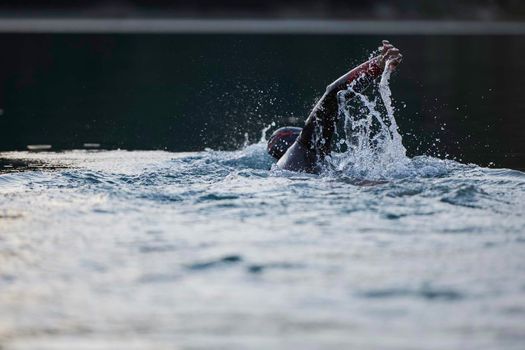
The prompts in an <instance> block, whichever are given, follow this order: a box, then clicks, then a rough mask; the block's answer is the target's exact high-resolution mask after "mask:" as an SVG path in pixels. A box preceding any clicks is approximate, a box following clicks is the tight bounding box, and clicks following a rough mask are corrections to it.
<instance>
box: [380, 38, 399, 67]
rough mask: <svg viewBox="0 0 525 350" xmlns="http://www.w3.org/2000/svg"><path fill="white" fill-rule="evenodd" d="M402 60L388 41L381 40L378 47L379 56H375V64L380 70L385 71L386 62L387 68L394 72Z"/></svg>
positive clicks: (396, 49) (397, 51)
mask: <svg viewBox="0 0 525 350" xmlns="http://www.w3.org/2000/svg"><path fill="white" fill-rule="evenodd" d="M402 60H403V55H402V54H401V53H400V52H399V49H398V48H396V47H395V46H394V45H392V44H390V42H388V40H383V42H382V45H381V46H380V47H379V56H377V63H378V64H379V66H380V67H381V68H382V69H385V64H386V63H387V62H388V68H389V69H390V70H394V69H395V68H396V67H397V66H398V65H399V63H401V61H402Z"/></svg>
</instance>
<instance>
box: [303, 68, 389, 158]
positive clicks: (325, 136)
mask: <svg viewBox="0 0 525 350" xmlns="http://www.w3.org/2000/svg"><path fill="white" fill-rule="evenodd" d="M382 72H383V69H382V68H381V66H380V65H379V64H378V63H377V58H373V59H371V60H369V61H367V62H365V63H363V64H361V65H359V66H357V67H356V68H354V69H352V70H351V71H349V72H348V73H346V74H345V75H343V76H341V77H340V78H338V79H337V80H335V81H334V82H333V83H331V84H330V85H328V86H327V88H326V92H325V93H324V94H323V96H322V97H321V99H320V100H319V101H318V102H317V104H316V105H315V106H314V108H313V109H312V111H311V112H310V115H309V116H308V119H306V122H305V126H304V128H303V130H302V132H301V134H300V135H299V138H298V142H299V143H301V145H302V146H303V147H305V148H306V149H308V150H312V151H314V152H315V153H316V154H318V155H319V156H321V157H324V156H325V155H328V154H330V151H331V144H332V137H333V134H334V130H335V124H336V122H337V117H338V108H339V107H338V101H337V93H338V92H339V91H342V90H346V89H347V88H348V86H351V87H352V90H353V91H354V92H356V93H360V92H362V91H363V90H365V89H366V88H367V87H368V85H370V83H371V82H372V81H373V80H374V79H375V78H377V77H378V76H380V75H381V73H382ZM316 130H318V131H319V132H316Z"/></svg>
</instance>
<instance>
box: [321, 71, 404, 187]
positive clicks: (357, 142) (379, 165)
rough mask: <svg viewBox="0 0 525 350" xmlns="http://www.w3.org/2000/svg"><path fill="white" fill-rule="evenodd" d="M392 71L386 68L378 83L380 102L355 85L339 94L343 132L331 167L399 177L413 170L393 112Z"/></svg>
mask: <svg viewBox="0 0 525 350" xmlns="http://www.w3.org/2000/svg"><path fill="white" fill-rule="evenodd" d="M387 67H388V62H387ZM390 75H391V70H390V69H385V70H384V72H383V75H382V76H381V80H380V82H379V84H378V90H379V94H380V98H381V101H380V105H378V103H377V102H378V101H377V98H374V99H370V98H368V97H367V96H365V95H363V94H361V93H356V92H355V91H354V90H353V85H350V86H349V87H348V90H346V91H342V92H341V93H340V94H339V95H338V98H339V113H340V114H341V115H342V116H343V121H344V133H343V139H341V141H340V142H339V150H340V151H341V152H340V153H334V154H333V155H332V157H331V159H330V160H329V165H330V167H331V168H332V169H335V170H336V171H340V172H343V173H345V174H347V175H350V176H353V177H359V178H371V179H377V178H391V177H397V176H399V175H401V174H406V173H407V171H408V170H410V169H409V167H410V164H411V160H410V159H409V158H408V157H407V156H406V149H405V147H404V146H403V142H402V137H401V135H400V133H399V130H398V126H397V122H396V119H395V116H394V107H393V105H392V98H391V95H392V93H391V91H390V87H389V79H390ZM350 96H351V97H352V98H351V99H350V98H349V97H350ZM382 109H384V111H382ZM343 145H344V146H346V147H342V146H343Z"/></svg>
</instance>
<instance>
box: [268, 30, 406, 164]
mask: <svg viewBox="0 0 525 350" xmlns="http://www.w3.org/2000/svg"><path fill="white" fill-rule="evenodd" d="M379 51H380V52H379V55H378V56H376V57H374V58H372V59H370V60H368V61H366V62H364V63H362V64H361V65H359V66H357V67H356V68H354V69H352V70H351V71H349V72H348V73H346V74H344V75H343V76H341V77H340V78H338V79H337V80H335V81H334V82H333V83H331V84H330V85H328V86H327V88H326V91H325V93H324V94H323V96H322V97H321V98H320V99H319V101H318V102H317V103H316V105H315V106H314V108H313V109H312V111H311V112H310V115H309V116H308V118H307V119H306V122H305V126H304V128H303V129H302V130H301V132H300V134H299V136H298V137H297V139H296V140H295V142H293V144H292V145H291V146H289V147H288V148H287V150H286V152H285V153H284V155H282V156H280V158H279V160H278V162H277V165H278V166H279V167H280V168H282V169H286V170H294V171H306V172H317V171H318V162H319V160H321V159H323V158H324V157H325V156H326V155H328V154H330V151H331V145H332V137H333V134H334V129H335V124H336V121H337V117H338V114H339V113H338V112H339V110H338V109H339V106H338V98H337V94H338V93H339V92H340V91H344V90H347V88H348V87H349V86H351V87H352V90H353V92H354V93H360V92H362V91H363V90H364V89H366V87H367V86H368V85H370V83H371V82H372V81H373V80H374V79H375V78H377V77H379V76H380V75H381V74H382V73H383V70H384V69H385V65H386V64H388V65H389V69H395V67H397V65H398V64H399V63H400V62H401V59H402V55H401V53H399V50H398V49H397V48H395V47H394V46H393V45H391V44H390V43H389V42H388V41H386V40H383V42H382V45H381V47H380V48H379ZM286 133H287V132H283V135H280V136H278V135H277V136H276V137H275V139H271V140H270V143H269V145H272V146H273V145H276V144H277V143H276V142H275V141H276V140H278V139H279V137H285V136H286V135H284V134H286ZM288 133H289V132H288ZM269 148H272V147H271V146H269Z"/></svg>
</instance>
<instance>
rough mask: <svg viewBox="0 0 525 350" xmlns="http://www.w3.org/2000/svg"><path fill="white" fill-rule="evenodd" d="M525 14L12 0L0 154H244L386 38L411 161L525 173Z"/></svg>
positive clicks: (370, 5)
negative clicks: (392, 49) (89, 150)
mask: <svg viewBox="0 0 525 350" xmlns="http://www.w3.org/2000/svg"><path fill="white" fill-rule="evenodd" d="M524 18H525V2H523V1H512V0H509V1H439V2H436V1H389V2H387V1H360V2H358V1H342V0H316V1H314V0H302V1H275V0H274V1H256V0H246V1H234V0H229V1H225V0H220V1H211V0H194V1H191V2H187V1H169V2H168V1H158V0H157V1H151V0H150V1H145V0H144V1H139V0H135V1H132V0H128V1H124V0H121V1H90V2H81V1H50V2H46V3H45V4H43V3H42V2H40V1H16V2H2V3H0V47H1V50H2V53H1V57H2V58H1V65H0V150H4V151H5V150H15V149H25V148H26V146H27V145H30V144H50V145H52V146H53V149H55V150H60V149H70V148H82V147H83V144H84V143H99V144H101V147H102V148H108V149H112V148H124V149H167V150H172V151H193V150H202V149H204V148H206V147H211V148H215V149H235V148H238V147H239V146H240V145H241V144H242V143H243V142H244V140H245V133H247V134H248V137H249V139H250V140H251V141H252V142H255V141H256V140H257V139H258V138H259V137H260V130H261V129H262V128H263V127H264V126H266V125H268V124H269V123H271V122H272V121H275V122H276V124H277V126H283V125H289V124H294V125H301V124H302V121H303V119H304V118H305V116H306V115H307V113H308V111H309V109H310V108H311V106H312V105H313V104H314V102H315V100H316V98H317V97H319V96H320V95H321V94H322V92H323V90H324V88H325V86H326V85H327V84H328V83H330V82H331V81H332V80H333V79H335V78H337V77H338V76H340V75H341V74H343V73H344V72H345V71H346V70H348V69H350V68H351V67H352V66H353V65H356V64H358V63H360V62H361V61H363V60H365V59H367V58H368V55H369V53H370V52H371V51H372V50H373V49H375V48H376V47H377V46H378V44H379V43H380V41H381V39H384V38H386V39H389V40H390V41H391V42H393V43H394V44H395V45H397V46H398V47H399V48H400V49H401V50H402V52H403V54H404V58H405V59H404V62H403V63H402V65H401V66H400V68H399V71H398V72H397V73H396V74H395V76H394V77H393V78H392V84H391V88H392V93H393V97H394V98H395V104H396V107H397V108H398V110H397V119H398V123H399V126H400V129H401V132H402V134H403V137H404V143H405V145H406V146H407V148H408V151H409V154H410V155H415V154H431V155H439V156H441V157H445V156H446V157H449V158H455V159H460V160H462V161H464V162H474V163H477V164H481V165H489V164H491V165H495V166H504V167H511V168H517V169H524V168H525V152H524V151H523V149H524V147H525V138H524V137H523V136H522V135H523V132H524V131H525V127H524V126H525V121H524V118H525V91H524V89H523V88H522V85H523V84H522V80H523V77H524V76H525V60H524V59H523V57H525V40H524V39H525V22H524ZM49 19H50V21H48V22H45V21H44V22H42V20H49ZM134 19H136V20H138V21H136V22H132V21H131V22H129V21H128V22H126V21H127V20H134ZM188 19H197V20H196V21H188ZM86 20H88V22H85V21H86ZM123 20H124V22H122V21H123ZM312 20H314V21H312ZM82 21H84V22H82ZM214 21H215V22H214ZM86 23H87V24H86ZM119 23H123V25H122V27H119ZM207 23H212V24H213V25H210V26H208V25H207ZM115 25H116V26H117V27H115ZM225 26H226V27H227V28H229V29H227V30H224V28H225ZM152 28H153V30H152ZM199 28H200V29H199ZM217 28H219V30H217ZM220 28H223V29H220ZM254 28H255V29H254ZM257 28H258V29H257ZM261 28H262V29H261ZM276 28H277V29H276ZM280 28H283V29H282V32H281V29H280ZM290 28H292V29H291V30H290ZM316 28H318V30H317V29H316Z"/></svg>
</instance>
